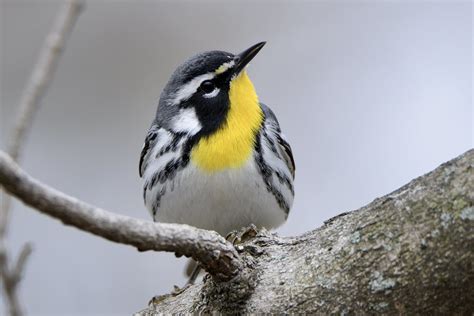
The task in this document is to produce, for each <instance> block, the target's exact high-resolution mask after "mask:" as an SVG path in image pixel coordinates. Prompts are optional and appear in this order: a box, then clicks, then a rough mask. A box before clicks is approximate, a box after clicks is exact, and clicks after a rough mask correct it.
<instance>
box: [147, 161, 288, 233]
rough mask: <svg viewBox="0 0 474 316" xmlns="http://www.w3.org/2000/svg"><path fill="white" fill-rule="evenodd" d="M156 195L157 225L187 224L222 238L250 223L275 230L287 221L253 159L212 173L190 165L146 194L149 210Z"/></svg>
mask: <svg viewBox="0 0 474 316" xmlns="http://www.w3.org/2000/svg"><path fill="white" fill-rule="evenodd" d="M282 189H284V188H282ZM163 190H164V191H163ZM158 192H162V193H163V194H162V197H161V200H160V206H159V208H158V210H157V212H156V214H155V218H154V219H155V221H159V222H170V223H182V224H189V225H193V226H196V227H200V228H204V229H211V230H215V231H217V232H219V233H220V234H222V235H225V234H227V233H229V232H230V231H232V230H235V229H240V228H242V227H246V226H248V225H250V224H255V225H256V226H258V227H265V228H268V229H270V228H274V227H277V226H280V225H281V224H282V223H283V222H284V221H285V219H286V214H285V212H284V211H283V210H282V209H281V208H280V207H279V205H278V204H277V202H276V200H275V197H274V196H273V195H272V194H271V193H270V192H268V190H267V188H266V186H265V184H264V182H263V180H262V177H261V176H260V174H259V172H258V170H257V166H256V164H255V161H254V159H253V157H252V158H250V159H249V160H248V161H247V162H246V163H245V165H244V166H242V167H239V168H236V169H227V170H225V171H221V172H215V173H208V172H205V171H202V170H201V169H199V168H198V167H197V166H195V165H194V164H193V163H192V162H190V163H189V165H188V166H186V167H185V168H184V169H183V170H181V171H180V172H178V173H177V175H176V176H175V178H174V179H172V180H168V181H167V182H165V183H163V184H162V183H158V184H157V187H156V188H154V189H153V190H152V191H151V192H149V193H148V194H147V199H146V200H147V201H148V202H147V203H146V204H147V207H148V208H149V209H150V207H151V203H152V201H153V200H154V196H156V194H157V193H158Z"/></svg>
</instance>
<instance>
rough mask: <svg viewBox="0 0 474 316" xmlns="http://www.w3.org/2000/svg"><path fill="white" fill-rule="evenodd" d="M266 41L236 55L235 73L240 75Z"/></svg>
mask: <svg viewBox="0 0 474 316" xmlns="http://www.w3.org/2000/svg"><path fill="white" fill-rule="evenodd" d="M265 43H266V42H260V43H258V44H255V45H253V46H252V47H250V48H248V49H246V50H244V51H243V52H242V53H240V54H238V55H236V56H235V59H234V60H235V66H234V74H235V75H238V74H239V73H240V72H241V71H242V70H243V69H244V68H245V66H247V64H248V63H249V62H250V61H251V60H252V59H253V58H254V57H255V55H257V53H258V52H259V51H260V50H261V49H262V47H263V46H264V45H265Z"/></svg>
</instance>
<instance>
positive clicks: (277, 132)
mask: <svg viewBox="0 0 474 316" xmlns="http://www.w3.org/2000/svg"><path fill="white" fill-rule="evenodd" d="M260 105H261V107H262V110H263V113H264V115H265V122H264V124H265V129H266V131H267V133H271V134H273V135H272V136H274V138H275V139H276V141H277V145H278V146H277V147H278V151H279V153H280V155H281V156H282V157H283V159H284V160H285V162H286V165H287V166H288V169H289V170H290V172H291V175H292V176H293V179H294V178H295V168H296V166H295V160H294V158H293V152H292V151H291V146H290V144H289V143H288V142H287V141H286V139H285V136H284V135H283V133H282V132H281V129H280V124H279V123H278V120H277V118H276V116H275V114H274V113H273V111H272V110H271V109H270V108H269V107H268V106H267V105H265V104H263V103H260Z"/></svg>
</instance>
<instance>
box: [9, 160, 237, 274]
mask: <svg viewBox="0 0 474 316" xmlns="http://www.w3.org/2000/svg"><path fill="white" fill-rule="evenodd" d="M0 184H1V185H3V186H4V188H5V189H6V190H7V191H8V192H9V193H11V194H12V195H14V196H16V197H17V198H19V199H20V200H21V201H23V202H24V203H26V204H28V205H29V206H31V207H33V208H35V209H37V210H38V211H40V212H42V213H44V214H47V215H49V216H52V217H54V218H56V219H59V220H60V221H62V222H63V223H64V224H66V225H72V226H74V227H76V228H79V229H81V230H83V231H87V232H90V233H92V234H95V235H97V236H100V237H103V238H105V239H108V240H110V241H114V242H117V243H121V244H126V245H131V246H134V247H136V248H137V249H138V250H140V251H146V250H155V251H170V252H176V253H179V254H182V255H185V256H188V257H192V258H193V259H194V260H196V261H199V262H200V263H201V265H202V266H203V268H204V269H206V271H208V272H209V273H210V274H211V275H213V276H214V277H216V278H217V279H220V280H229V279H231V278H232V277H234V276H236V275H237V274H238V273H239V271H241V270H242V269H243V261H242V259H241V258H240V256H239V254H238V253H237V251H236V250H235V248H234V246H233V245H232V244H230V243H229V242H227V241H226V240H225V239H224V238H223V237H222V236H220V235H219V234H218V233H216V232H213V231H208V230H203V229H198V228H194V227H191V226H188V225H179V224H163V223H160V224H158V223H153V222H151V221H144V220H139V219H135V218H132V217H128V216H124V215H118V214H114V213H111V212H108V211H105V210H103V209H100V208H98V207H95V206H92V205H89V204H86V203H84V202H82V201H80V200H78V199H76V198H74V197H71V196H68V195H66V194H64V193H62V192H59V191H57V190H55V189H53V188H51V187H48V186H47V185H45V184H42V183H40V182H39V181H37V180H35V179H33V178H32V177H31V176H29V175H28V174H27V173H26V172H25V171H23V170H22V169H21V168H20V167H19V166H18V165H17V164H16V163H15V162H14V161H13V160H12V159H11V158H10V157H8V155H6V154H5V153H4V152H1V151H0Z"/></svg>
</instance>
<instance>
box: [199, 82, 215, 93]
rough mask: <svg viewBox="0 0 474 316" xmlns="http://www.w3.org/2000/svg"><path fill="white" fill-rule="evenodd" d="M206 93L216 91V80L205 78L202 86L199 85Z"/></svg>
mask: <svg viewBox="0 0 474 316" xmlns="http://www.w3.org/2000/svg"><path fill="white" fill-rule="evenodd" d="M199 88H200V89H201V90H202V91H203V92H204V93H211V92H212V91H214V89H215V88H216V86H215V85H214V82H212V81H211V80H205V81H203V82H202V83H201V86H200V87H199Z"/></svg>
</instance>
